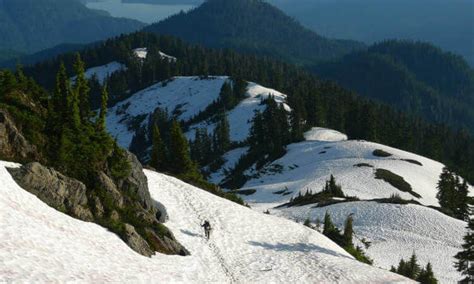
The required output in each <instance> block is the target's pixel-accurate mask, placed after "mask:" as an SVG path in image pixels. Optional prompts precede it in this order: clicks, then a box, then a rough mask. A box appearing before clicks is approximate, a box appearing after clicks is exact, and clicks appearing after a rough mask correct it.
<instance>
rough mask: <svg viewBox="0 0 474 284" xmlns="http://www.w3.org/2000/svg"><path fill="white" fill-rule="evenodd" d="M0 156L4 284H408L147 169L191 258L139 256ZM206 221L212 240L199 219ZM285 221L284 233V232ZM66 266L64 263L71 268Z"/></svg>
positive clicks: (293, 227) (301, 231)
mask: <svg viewBox="0 0 474 284" xmlns="http://www.w3.org/2000/svg"><path fill="white" fill-rule="evenodd" d="M15 166H17V165H15V164H12V163H6V162H0V179H1V181H2V184H4V186H3V187H2V189H1V190H2V194H1V195H0V204H2V206H0V208H1V209H0V210H1V211H0V212H1V214H2V216H4V218H1V219H0V223H1V226H2V230H1V232H0V236H1V238H2V240H3V241H2V244H1V245H0V248H1V254H0V262H1V263H2V265H1V266H0V279H1V280H2V281H7V282H9V281H40V282H42V281H47V282H50V281H59V282H63V281H85V282H90V281H100V282H109V281H111V282H123V281H127V282H129V281H132V282H136V281H139V282H149V281H153V282H155V281H158V282H176V281H178V282H193V283H203V282H237V283H248V282H262V281H265V282H268V281H271V282H288V281H315V280H316V281H321V282H331V283H335V282H337V283H355V282H359V283H360V282H371V283H387V282H391V283H409V280H408V279H405V278H403V277H401V276H398V275H396V274H392V273H390V272H388V271H386V270H381V269H378V268H375V267H371V266H368V265H365V264H362V263H360V262H357V261H355V260H354V259H353V258H352V257H350V256H349V255H348V254H347V253H346V252H344V251H343V250H342V249H341V248H339V247H338V246H336V245H335V244H334V243H333V242H331V241H330V240H328V239H327V238H325V237H323V236H322V235H320V234H319V233H317V232H315V231H312V230H310V229H308V228H306V227H303V226H301V225H298V224H295V223H293V222H291V221H286V220H284V219H281V218H278V217H272V216H266V215H263V214H260V213H256V212H253V211H252V210H250V209H248V208H245V207H241V206H238V205H235V204H234V203H231V202H229V201H226V200H222V199H220V198H218V197H215V196H213V195H210V194H208V193H206V192H204V191H202V190H199V189H197V188H194V187H192V186H190V185H187V184H185V183H183V182H180V181H178V180H176V179H174V178H171V177H168V176H165V175H162V174H157V173H154V172H150V171H146V172H145V173H146V175H147V176H148V179H149V187H150V192H151V195H152V197H153V198H157V197H159V198H160V201H162V202H163V203H164V205H165V206H166V207H167V209H168V213H169V215H170V219H169V221H168V222H167V223H166V224H167V225H168V226H169V227H170V228H172V230H173V231H174V232H175V234H176V236H177V238H178V239H179V240H180V241H182V242H183V243H184V244H185V245H186V246H187V247H188V248H189V249H190V250H191V256H188V257H176V256H165V255H160V254H158V255H155V256H153V257H152V258H146V257H142V256H140V255H138V254H136V253H134V252H133V251H132V250H130V249H129V248H128V247H127V246H125V245H124V244H123V243H122V242H121V241H120V240H119V238H118V237H117V236H115V235H114V234H111V233H110V232H107V231H106V230H104V229H103V228H101V227H99V226H97V225H95V224H92V223H86V222H82V221H78V220H76V219H73V218H70V217H69V216H67V215H64V214H63V213H60V212H58V211H55V210H53V209H52V208H50V207H48V206H46V205H45V204H44V203H42V202H41V201H40V200H39V199H37V198H36V197H35V196H33V195H31V194H29V193H27V192H26V191H24V190H23V189H21V188H20V187H19V186H18V185H16V184H15V182H14V181H13V179H12V178H11V177H10V176H9V174H8V172H7V171H6V169H5V167H15ZM206 218H207V219H210V221H211V224H212V225H213V228H214V229H213V232H212V238H211V240H210V241H206V240H204V239H203V238H202V233H201V227H200V223H199V222H201V221H202V220H203V219H206ZM282 228H285V230H282ZM66 264H67V265H66Z"/></svg>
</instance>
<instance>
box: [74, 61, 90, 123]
mask: <svg viewBox="0 0 474 284" xmlns="http://www.w3.org/2000/svg"><path fill="white" fill-rule="evenodd" d="M74 71H75V72H76V78H75V83H74V92H76V95H77V97H78V100H79V112H80V116H81V120H82V122H85V121H87V120H89V118H90V111H91V110H90V102H89V101H90V87H89V83H88V80H87V79H86V76H85V63H84V62H83V61H82V59H81V55H80V54H79V53H76V61H75V63H74Z"/></svg>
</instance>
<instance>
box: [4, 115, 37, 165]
mask: <svg viewBox="0 0 474 284" xmlns="http://www.w3.org/2000/svg"><path fill="white" fill-rule="evenodd" d="M0 158H1V159H4V160H10V161H16V162H24V161H28V160H29V161H31V160H39V154H38V151H37V150H36V147H35V146H33V145H31V144H30V143H29V142H28V141H27V140H26V139H25V137H24V136H23V135H22V134H21V132H20V131H19V130H18V128H17V127H16V125H15V123H14V122H13V120H12V118H11V117H10V115H9V114H8V113H7V112H6V111H4V110H1V109H0Z"/></svg>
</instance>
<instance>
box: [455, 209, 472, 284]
mask: <svg viewBox="0 0 474 284" xmlns="http://www.w3.org/2000/svg"><path fill="white" fill-rule="evenodd" d="M462 248H463V250H462V251H460V252H458V253H457V254H456V256H455V258H456V259H457V260H458V261H457V262H456V264H455V266H456V269H457V270H458V271H459V272H461V273H462V275H464V276H466V277H465V278H464V279H463V280H462V281H461V283H471V282H469V281H473V280H474V279H473V278H474V218H470V219H469V222H468V226H467V234H466V235H465V236H464V243H463V245H462Z"/></svg>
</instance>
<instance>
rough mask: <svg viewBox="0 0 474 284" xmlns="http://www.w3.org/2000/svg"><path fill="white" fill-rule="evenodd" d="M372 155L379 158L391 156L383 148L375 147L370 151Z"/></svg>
mask: <svg viewBox="0 0 474 284" xmlns="http://www.w3.org/2000/svg"><path fill="white" fill-rule="evenodd" d="M372 155H374V156H375V157H381V158H387V157H391V156H393V155H392V154H390V153H388V152H385V151H384V150H381V149H376V150H374V152H372Z"/></svg>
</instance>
